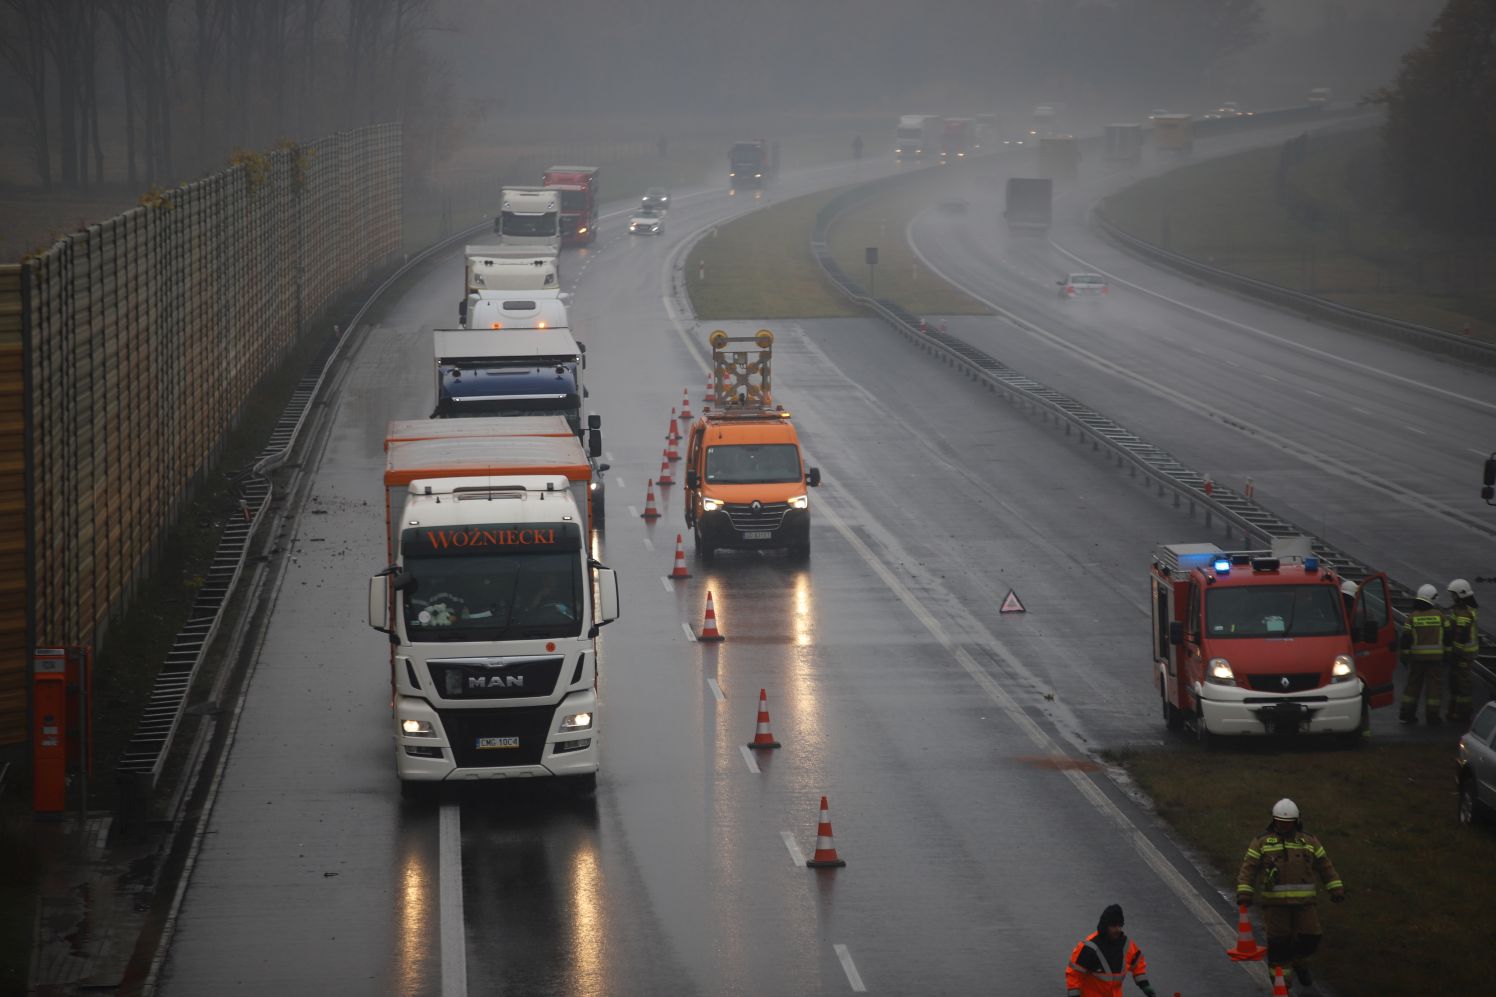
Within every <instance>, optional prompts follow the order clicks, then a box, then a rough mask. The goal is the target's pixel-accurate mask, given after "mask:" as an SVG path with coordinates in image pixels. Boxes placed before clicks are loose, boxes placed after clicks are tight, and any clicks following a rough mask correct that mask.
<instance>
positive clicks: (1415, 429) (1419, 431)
mask: <svg viewBox="0 0 1496 997" xmlns="http://www.w3.org/2000/svg"><path fill="white" fill-rule="evenodd" d="M1403 428H1404V429H1406V430H1407V431H1408V432H1410V433H1417V434H1418V435H1419V436H1427V435H1428V431H1427V430H1424V429H1419V428H1418V427H1417V426H1408V425H1404V426H1403Z"/></svg>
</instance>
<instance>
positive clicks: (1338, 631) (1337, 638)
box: [1149, 538, 1397, 744]
mask: <svg viewBox="0 0 1496 997" xmlns="http://www.w3.org/2000/svg"><path fill="white" fill-rule="evenodd" d="M1149 574H1150V578H1151V583H1152V600H1151V605H1152V616H1153V670H1154V682H1155V684H1156V686H1157V688H1158V693H1159V700H1160V702H1161V704H1162V709H1163V716H1164V721H1165V723H1166V724H1167V725H1168V727H1169V729H1170V730H1182V729H1183V728H1184V727H1186V726H1192V727H1193V728H1194V729H1195V731H1196V734H1197V735H1198V737H1199V739H1200V741H1201V742H1202V743H1204V744H1209V743H1210V742H1211V741H1212V739H1213V738H1215V737H1217V736H1221V737H1232V736H1247V735H1264V734H1335V735H1340V736H1341V737H1343V738H1344V739H1345V740H1346V741H1347V743H1359V742H1360V740H1361V736H1360V735H1361V733H1362V732H1363V730H1364V728H1365V727H1366V725H1368V724H1369V723H1370V719H1371V715H1370V709H1371V707H1374V706H1386V705H1388V704H1390V703H1391V702H1392V691H1393V684H1392V682H1393V674H1394V671H1395V668H1396V664H1397V631H1396V625H1395V623H1394V622H1393V619H1392V607H1391V600H1390V597H1389V592H1388V588H1387V578H1386V576H1385V575H1381V574H1376V575H1371V576H1369V577H1368V578H1366V579H1365V580H1363V581H1362V582H1361V584H1360V586H1359V588H1358V589H1357V591H1356V594H1355V596H1354V597H1350V596H1347V595H1345V594H1343V593H1342V591H1341V583H1342V579H1341V577H1340V576H1339V575H1338V574H1336V573H1335V572H1334V571H1333V570H1330V569H1329V568H1328V567H1327V566H1325V565H1324V564H1322V563H1321V562H1320V560H1319V559H1318V558H1317V557H1316V556H1314V555H1313V553H1312V552H1311V551H1310V549H1309V547H1308V544H1307V542H1304V541H1302V540H1300V539H1299V538H1291V540H1290V541H1288V542H1285V543H1283V544H1281V545H1280V547H1279V548H1278V549H1277V550H1275V551H1273V552H1265V551H1253V552H1228V551H1223V550H1221V549H1219V548H1218V547H1216V546H1215V545H1214V544H1165V545H1161V546H1159V547H1158V548H1157V549H1156V550H1155V551H1154V556H1153V564H1152V566H1151V568H1150V571H1149Z"/></svg>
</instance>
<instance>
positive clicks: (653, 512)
mask: <svg viewBox="0 0 1496 997" xmlns="http://www.w3.org/2000/svg"><path fill="white" fill-rule="evenodd" d="M639 516H640V518H641V519H659V518H660V510H658V509H656V508H655V483H654V482H653V481H650V483H649V488H648V489H647V490H646V491H645V493H644V511H643V512H641V513H640V514H639Z"/></svg>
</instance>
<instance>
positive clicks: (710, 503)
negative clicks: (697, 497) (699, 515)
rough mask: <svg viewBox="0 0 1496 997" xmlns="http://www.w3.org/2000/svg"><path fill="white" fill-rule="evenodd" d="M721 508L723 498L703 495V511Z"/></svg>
mask: <svg viewBox="0 0 1496 997" xmlns="http://www.w3.org/2000/svg"><path fill="white" fill-rule="evenodd" d="M720 508H722V500H721V499H714V498H706V497H705V496H703V497H702V499H701V511H702V512H716V511H717V510H718V509H720Z"/></svg>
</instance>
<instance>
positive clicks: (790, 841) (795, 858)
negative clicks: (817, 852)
mask: <svg viewBox="0 0 1496 997" xmlns="http://www.w3.org/2000/svg"><path fill="white" fill-rule="evenodd" d="M743 750H745V751H746V750H748V749H746V748H744V749H743ZM779 836H780V837H781V838H783V839H784V847H786V848H788V849H789V850H790V861H791V862H794V863H795V866H796V868H800V869H804V868H805V853H804V852H802V851H801V850H800V846H799V845H797V844H796V843H795V836H794V835H793V834H791V833H790V832H788V831H780V832H779Z"/></svg>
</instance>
